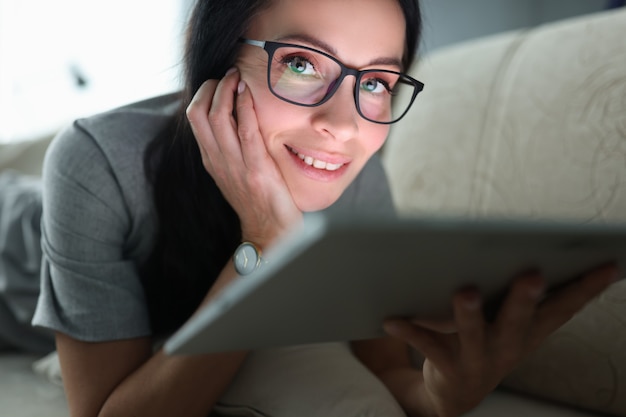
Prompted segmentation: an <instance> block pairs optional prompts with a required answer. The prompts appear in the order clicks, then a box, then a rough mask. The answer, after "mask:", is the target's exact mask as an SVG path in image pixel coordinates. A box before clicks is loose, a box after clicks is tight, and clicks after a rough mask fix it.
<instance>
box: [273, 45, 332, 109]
mask: <svg viewBox="0 0 626 417" xmlns="http://www.w3.org/2000/svg"><path fill="white" fill-rule="evenodd" d="M340 74H341V67H340V66H339V65H338V64H337V63H336V62H335V61H333V60H332V59H330V58H328V57H327V56H325V55H322V54H320V53H317V52H314V51H309V50H308V49H303V48H297V47H288V46H283V47H280V48H278V49H276V51H275V52H274V56H273V58H272V62H271V67H270V86H271V87H272V90H273V91H274V94H276V95H278V96H280V97H282V98H284V99H287V100H289V101H292V102H295V103H298V104H305V105H314V104H317V103H319V102H321V101H322V100H323V99H324V98H325V97H326V95H327V93H328V92H329V91H330V90H331V89H332V87H333V85H334V82H335V81H336V80H337V78H338V77H339V76H340Z"/></svg>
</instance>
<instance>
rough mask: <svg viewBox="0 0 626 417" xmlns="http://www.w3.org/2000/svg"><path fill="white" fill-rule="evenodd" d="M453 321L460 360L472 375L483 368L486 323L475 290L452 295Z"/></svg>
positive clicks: (480, 301)
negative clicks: (455, 327)
mask: <svg viewBox="0 0 626 417" xmlns="http://www.w3.org/2000/svg"><path fill="white" fill-rule="evenodd" d="M452 304H453V307H454V319H455V321H456V326H457V329H458V337H459V353H460V359H461V361H462V362H463V363H465V364H466V366H467V369H469V370H470V374H472V372H471V371H472V369H474V370H476V371H477V372H478V371H480V370H481V369H482V368H483V366H484V360H485V343H486V340H485V337H486V334H485V332H486V323H485V319H484V317H483V313H482V300H481V297H480V294H479V293H478V291H477V290H475V289H467V290H463V291H460V292H458V293H457V294H455V295H454V298H453V301H452Z"/></svg>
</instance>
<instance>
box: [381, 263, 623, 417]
mask: <svg viewBox="0 0 626 417" xmlns="http://www.w3.org/2000/svg"><path fill="white" fill-rule="evenodd" d="M618 276H619V273H618V270H617V268H615V267H612V266H610V267H605V268H602V269H599V270H597V271H595V272H593V273H591V274H589V275H587V276H585V277H584V278H583V279H581V280H579V281H577V282H575V283H574V284H571V285H569V286H567V287H565V288H564V289H562V290H560V291H559V292H557V293H555V294H554V295H551V296H550V297H548V298H546V299H545V300H544V299H543V289H544V282H543V279H542V277H541V276H539V275H528V276H524V277H521V278H520V279H517V280H516V281H515V282H514V283H513V285H512V287H511V290H510V292H509V293H508V295H507V297H506V299H505V300H504V303H503V304H502V307H501V309H500V311H499V313H498V316H497V317H496V319H495V321H494V322H493V323H491V324H488V323H487V322H486V321H485V319H484V317H483V313H482V302H481V299H480V294H478V292H477V291H475V290H464V291H461V292H459V293H457V294H456V295H455V296H454V298H453V310H454V319H453V323H432V322H424V321H422V322H418V321H411V320H395V319H394V320H389V321H387V322H386V323H385V329H386V330H387V332H388V333H389V334H390V335H391V336H394V337H396V338H398V339H401V340H403V341H405V342H406V343H408V344H409V345H411V346H412V347H414V348H415V349H417V350H418V351H419V352H421V354H422V355H423V356H424V358H425V361H424V365H423V370H422V374H423V388H424V390H425V391H426V398H428V400H429V401H430V404H429V405H428V407H427V408H428V409H429V410H431V413H432V414H433V415H436V416H439V417H448V416H457V415H460V414H462V413H464V412H467V411H468V410H471V409H472V408H474V407H475V406H476V405H478V404H479V403H480V402H481V401H482V400H483V399H484V398H485V397H486V396H487V395H488V394H489V393H490V392H491V391H492V390H493V389H495V388H496V386H497V385H498V384H499V383H500V382H501V380H502V379H503V378H504V377H505V376H506V375H507V374H508V373H510V372H511V371H512V370H513V369H514V368H515V367H517V365H518V364H519V363H520V362H521V361H522V360H523V359H524V357H525V356H527V355H528V353H530V352H532V351H533V350H535V349H536V348H537V347H538V346H539V345H540V344H541V343H542V341H543V340H545V338H546V337H548V336H549V335H550V334H551V333H553V332H554V331H555V330H556V329H558V328H559V327H560V326H561V325H563V324H564V323H566V322H567V321H568V320H569V319H570V318H572V316H573V315H574V314H575V313H576V312H578V311H579V310H580V309H582V308H583V307H584V306H585V304H586V303H587V302H589V301H590V300H591V299H592V298H594V297H596V296H597V295H598V294H600V293H601V292H602V291H603V290H604V289H606V288H607V287H608V286H609V285H610V284H611V283H613V282H614V281H615V280H616V279H617V278H618ZM416 323H421V324H422V325H421V326H420V325H418V324H416ZM416 395H417V394H416Z"/></svg>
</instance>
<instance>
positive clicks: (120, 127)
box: [45, 94, 180, 170]
mask: <svg viewBox="0 0 626 417" xmlns="http://www.w3.org/2000/svg"><path fill="white" fill-rule="evenodd" d="M179 103H180V102H179V100H178V95H176V94H172V95H167V96H161V97H156V98H153V99H149V100H145V101H142V102H138V103H133V104H130V105H128V106H124V107H120V108H117V109H114V110H111V111H108V112H105V113H102V114H98V115H95V116H92V117H88V118H84V119H79V120H76V121H75V122H74V123H73V124H72V125H71V126H69V127H68V128H66V129H65V130H63V131H62V132H61V133H60V134H59V135H57V137H56V138H55V139H54V140H53V141H52V143H51V145H50V148H49V149H48V152H47V154H46V161H45V164H48V165H49V164H52V165H55V166H63V167H70V168H73V169H79V170H82V169H93V168H94V165H93V162H94V161H93V160H92V158H96V157H97V156H98V155H100V156H101V157H103V158H104V159H105V160H106V161H107V162H108V163H109V165H110V167H111V168H112V169H114V170H115V169H120V170H123V169H124V168H127V165H131V166H134V167H137V162H140V161H137V158H141V157H142V156H143V153H144V151H145V148H146V146H147V145H148V143H150V141H151V140H152V139H153V138H154V137H155V136H156V135H157V134H158V133H159V132H160V131H161V130H162V129H163V128H164V127H165V125H166V124H167V123H169V122H170V121H171V120H172V117H173V116H174V114H175V113H176V110H177V109H178V106H179ZM68 164H69V165H68Z"/></svg>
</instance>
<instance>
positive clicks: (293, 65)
mask: <svg viewBox="0 0 626 417" xmlns="http://www.w3.org/2000/svg"><path fill="white" fill-rule="evenodd" d="M287 66H288V67H289V69H290V70H291V71H293V72H294V73H296V74H308V75H312V74H315V68H314V67H313V64H311V62H310V61H309V60H308V59H306V58H304V57H301V56H294V57H291V58H289V59H288V60H287Z"/></svg>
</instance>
